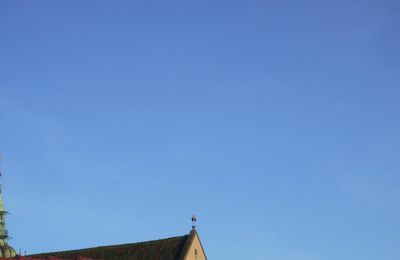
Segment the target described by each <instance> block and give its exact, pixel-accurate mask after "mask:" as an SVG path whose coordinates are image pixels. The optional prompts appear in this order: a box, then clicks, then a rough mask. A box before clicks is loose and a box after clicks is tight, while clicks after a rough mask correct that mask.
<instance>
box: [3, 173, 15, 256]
mask: <svg viewBox="0 0 400 260" xmlns="http://www.w3.org/2000/svg"><path fill="white" fill-rule="evenodd" d="M1 177H2V174H1V172H0V257H3V258H12V257H15V256H16V253H15V250H14V248H12V247H10V246H9V245H8V240H9V237H8V231H7V229H6V215H7V211H6V210H5V208H4V203H3V189H2V183H1Z"/></svg>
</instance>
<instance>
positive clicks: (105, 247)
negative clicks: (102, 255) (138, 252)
mask: <svg viewBox="0 0 400 260" xmlns="http://www.w3.org/2000/svg"><path fill="white" fill-rule="evenodd" d="M189 235H190V234H186V235H183V236H174V237H168V238H161V239H155V240H149V241H142V242H134V243H124V244H114V245H105V246H95V247H86V248H80V249H72V250H60V251H53V252H47V253H38V254H31V255H29V256H33V257H34V256H43V255H48V256H49V255H52V254H62V253H74V252H79V251H84V250H98V249H107V248H118V247H125V246H133V245H138V246H140V245H146V244H153V243H159V242H161V241H167V240H174V239H183V238H185V237H189Z"/></svg>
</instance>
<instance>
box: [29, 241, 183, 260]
mask: <svg viewBox="0 0 400 260" xmlns="http://www.w3.org/2000/svg"><path fill="white" fill-rule="evenodd" d="M188 238H189V235H186V236H180V237H172V238H166V239H161V240H154V241H147V242H141V243H132V244H123V245H114V246H101V247H93V248H86V249H78V250H71V251H60V252H53V253H42V254H35V255H31V257H38V258H41V257H46V256H55V257H59V258H74V259H75V258H76V257H77V256H83V257H89V258H95V259H103V260H179V259H180V257H181V255H182V252H183V250H184V249H185V245H186V242H187V241H188Z"/></svg>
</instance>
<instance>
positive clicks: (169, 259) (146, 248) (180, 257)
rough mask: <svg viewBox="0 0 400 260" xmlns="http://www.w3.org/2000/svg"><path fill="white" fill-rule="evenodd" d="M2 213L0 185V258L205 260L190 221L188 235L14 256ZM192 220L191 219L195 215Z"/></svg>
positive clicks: (194, 228)
mask: <svg viewBox="0 0 400 260" xmlns="http://www.w3.org/2000/svg"><path fill="white" fill-rule="evenodd" d="M0 176H1V173H0ZM6 214H7V211H6V210H5V209H4V206H3V199H2V191H1V184H0V258H17V259H18V260H24V259H25V260H80V259H86V260H87V259H90V260H207V257H206V254H205V252H204V248H203V246H202V245H201V242H200V238H199V235H198V233H197V231H196V227H195V225H194V224H193V227H192V230H191V231H190V233H189V234H187V235H183V236H178V237H171V238H166V239H160V240H154V241H146V242H139V243H130V244H122V245H112V246H99V247H93V248H85V249H78V250H69V251H60V252H50V253H40V254H34V255H30V256H28V257H22V256H19V255H17V254H16V252H15V250H14V249H13V248H12V247H10V246H9V245H8V240H9V237H8V232H7V230H6V227H5V216H6ZM192 220H193V221H194V222H195V221H196V219H195V217H193V218H192ZM0 260H3V259H0Z"/></svg>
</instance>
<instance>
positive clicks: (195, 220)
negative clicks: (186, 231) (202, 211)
mask: <svg viewBox="0 0 400 260" xmlns="http://www.w3.org/2000/svg"><path fill="white" fill-rule="evenodd" d="M196 222H197V218H196V215H194V214H193V216H192V229H196Z"/></svg>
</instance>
